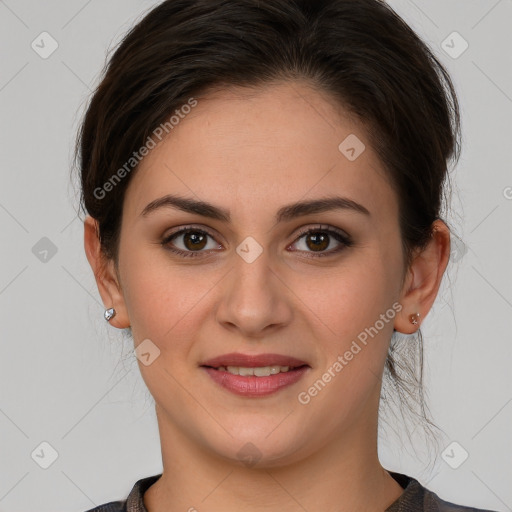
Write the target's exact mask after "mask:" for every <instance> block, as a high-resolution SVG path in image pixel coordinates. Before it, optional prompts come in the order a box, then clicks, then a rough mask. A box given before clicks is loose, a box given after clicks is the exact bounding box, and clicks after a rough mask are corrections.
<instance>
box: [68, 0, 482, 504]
mask: <svg viewBox="0 0 512 512" xmlns="http://www.w3.org/2000/svg"><path fill="white" fill-rule="evenodd" d="M458 135H459V111H458V104H457V98H456V96H455V93H454V89H453V86H452V83H451V81H450V78H449V76H448V75H447V73H446V71H445V70H444V68H443V67H442V66H441V64H440V63H439V62H438V61H437V60H436V58H435V57H434V56H433V55H432V53H431V52H430V51H429V49H428V48H427V47H426V46H425V45H424V44H423V43H422V42H421V41H420V40H419V38H418V37H417V36H416V34H415V33H414V32H413V31H412V30H411V29H410V28H409V27H408V26H407V25H406V24H405V23H404V22H403V21H402V20H401V19H400V18H399V17H398V16H397V15H396V14H395V13H394V12H393V11H392V10H391V8H390V7H389V6H387V5H386V4H385V3H384V2H381V1H378V0H351V1H348V0H322V1H318V0H316V1H312V0H279V1H276V0H259V1H257V0H208V1H206V0H170V1H165V2H163V3H161V4H160V5H158V6H157V7H156V8H154V9H153V10H152V11H151V12H149V13H148V14H147V15H146V16H145V17H144V19H142V21H140V22H139V23H138V24H137V26H135V27H134V28H133V29H132V30H131V31H130V33H129V34H128V35H127V36H126V37H125V38H124V40H123V41H122V43H121V45H120V46H119V48H118V49H117V51H116V52H115V53H114V55H113V56H112V58H111V59H110V62H109V64H108V67H107V69H106V72H105V75H104V77H103V79H102V81H101V83H100V85H99V87H98V89H97V90H96V91H95V93H94V96H93V98H92V100H91V103H90V105H89V108H88V110H87V112H86V115H85V118H84V121H83V125H82V128H81V132H80V136H79V141H78V146H77V148H78V154H79V158H80V172H81V185H82V204H83V207H84V211H85V212H86V213H87V214H88V215H87V217H86V219H85V223H84V227H85V235H84V236H85V250H86V254H87V258H88V260H89V262H90V264H91V267H92V269H93V271H94V274H95V277H96V281H97V285H98V289H99V292H100V294H101V297H102V300H103V302H104V304H105V308H106V310H105V318H106V320H107V321H109V322H110V324H111V325H112V326H113V327H116V328H118V329H129V332H130V333H131V335H132V336H133V340H134V346H135V353H136V355H137V358H138V361H139V368H140V371H141V373H142V377H143V379H144V381H145V383H146V385H147V386H148V389H149V391H150V392H151V394H152V396H153V398H154V399H155V404H156V413H157V418H158V426H159V433H160V439H161V446H162V458H163V472H162V473H161V474H159V475H153V476H149V477H147V478H144V479H142V480H139V481H138V482H136V483H135V485H134V487H133V489H132V491H131V493H130V495H129V496H128V498H127V499H126V500H120V501H116V502H111V503H108V504H105V505H102V506H99V507H97V508H95V509H94V511H95V512H114V511H125V510H126V511H136V510H137V511H148V512H163V511H171V510H172V511H174V510H189V511H193V510H199V511H201V510H208V511H217V510H238V511H259V510H276V511H277V510H279V511H292V510H294V511H295V510H307V511H313V510H336V511H354V510H361V511H363V510H364V511H366V510H368V511H369V510H372V511H373V510H386V511H391V512H396V511H406V510H407V511H416V510H418V511H420V510H421V511H423V510H425V511H427V510H428V511H434V510H435V511H438V510H476V509H472V508H467V507H464V506H457V505H453V504H450V503H449V502H447V501H444V500H442V499H441V498H440V497H439V496H437V495H436V494H434V493H433V492H431V491H429V490H427V489H426V488H424V487H423V486H422V485H420V484H419V482H418V481H416V480H415V479H414V478H412V477H409V476H407V475H405V474H399V473H394V472H391V471H387V470H386V469H385V468H384V467H383V466H382V465H381V463H380V461H379V458H378V454H377V426H378V411H379V403H380V396H381V384H382V382H381V379H382V376H383V374H384V372H386V376H389V377H391V378H394V379H395V382H396V384H397V385H398V386H399V385H400V382H401V380H400V379H401V377H400V375H399V373H400V372H398V371H397V366H396V364H395V361H394V358H393V353H392V350H390V346H391V347H392V346H393V339H395V337H396V336H398V335H399V333H403V334H414V333H416V332H419V328H420V325H421V322H422V320H423V319H424V318H425V316H426V315H427V314H428V312H429V310H430V308H431V306H432V304H433V303H434V300H435V298H436V295H437V292H438V290H439V286H440V283H441V280H442V277H443V274H444V271H445V269H446V267H447V264H448V261H449V254H450V231H449V228H448V226H447V225H446V223H445V222H444V221H443V220H442V219H441V218H440V205H441V199H442V194H443V185H444V183H445V181H446V180H447V163H448V162H449V160H450V159H452V158H454V157H455V159H456V157H457V156H458ZM394 333H397V334H396V335H395V334H394ZM420 341H421V340H420ZM410 342H411V341H409V343H410ZM419 348H420V349H421V346H420V347H419ZM420 383H421V382H420Z"/></svg>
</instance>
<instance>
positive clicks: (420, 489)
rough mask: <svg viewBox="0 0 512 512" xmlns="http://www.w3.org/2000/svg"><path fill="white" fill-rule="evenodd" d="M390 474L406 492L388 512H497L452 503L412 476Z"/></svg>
mask: <svg viewBox="0 0 512 512" xmlns="http://www.w3.org/2000/svg"><path fill="white" fill-rule="evenodd" d="M389 473H390V474H391V476H392V477H393V478H394V479H395V480H396V481H397V482H398V483H399V484H400V485H401V486H402V487H403V489H404V492H403V493H402V495H401V496H400V497H399V498H398V500H396V501H395V502H394V503H393V504H392V505H391V507H389V508H388V509H387V510H386V512H496V511H493V510H488V509H481V508H474V507H469V506H465V505H457V504H455V503H451V502H449V501H446V500H443V499H442V498H440V497H439V496H438V495H437V494H436V493H435V492H433V491H431V490H429V489H427V488H426V487H424V486H423V485H421V484H420V483H419V482H418V480H416V479H414V478H413V477H411V476H407V475H404V474H401V473H394V472H389Z"/></svg>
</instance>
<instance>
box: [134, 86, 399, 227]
mask: <svg viewBox="0 0 512 512" xmlns="http://www.w3.org/2000/svg"><path fill="white" fill-rule="evenodd" d="M196 100H197V105H196V106H195V107H193V108H192V109H191V110H190V112H189V113H188V114H186V115H182V116H181V117H180V119H179V122H178V123H177V124H175V125H174V127H173V129H172V131H170V133H169V135H167V136H166V137H165V138H164V139H163V140H162V142H160V143H159V144H158V146H157V147H156V148H155V149H152V150H150V152H149V154H148V155H147V156H146V157H144V159H143V160H142V161H141V163H140V164H139V167H138V169H137V170H136V172H135V175H134V176H133V177H132V180H131V183H130V185H129V186H128V189H127V191H126V195H125V208H126V210H125V212H126V214H127V215H128V216H130V217H136V216H138V215H139V214H140V213H141V212H142V210H143V208H144V207H145V206H146V204H147V203H149V202H150V201H152V200H154V199H156V198H158V197H161V196H163V195H165V194H166V193H177V194H180V195H185V196H188V197H195V198H196V199H202V200H206V201H209V202H212V203H215V204H219V205H222V206H224V207H227V208H228V209H229V210H231V211H233V217H236V216H237V214H238V215H239V216H240V218H242V217H244V216H249V215H252V216H254V215H255V214H261V215H265V214H266V213H265V212H268V211H269V210H271V211H272V214H273V213H274V211H276V210H277V209H279V207H280V206H281V205H282V204H288V203H290V202H294V201H298V200H300V199H305V198H316V197H320V196H326V195H332V194H338V195H343V196H346V197H350V198H351V199H353V200H355V201H357V202H360V203H362V204H363V205H365V206H366V207H367V208H368V209H369V210H373V211H375V212H376V214H377V215H379V214H382V213H384V212H385V211H386V212H388V213H390V214H391V215H396V204H394V203H395V202H396V198H395V196H394V194H393V191H392V189H391V187H390V185H389V183H388V180H387V177H386V174H385V172H384V169H383V167H382V164H381V162H380V161H379V159H378V157H377V155H376V154H375V153H374V151H373V149H372V148H371V147H370V145H369V141H368V140H367V136H366V133H365V129H364V126H363V125H362V124H361V123H360V122H358V121H357V120H356V119H354V118H353V117H352V116H350V115H349V113H348V112H346V111H344V110H343V108H342V107H341V106H340V105H338V104H336V103H335V102H334V101H332V100H331V98H329V97H328V96H327V95H325V94H322V93H320V92H318V91H315V90H314V89H312V88H311V87H309V86H307V85H305V84H302V83H296V82H294V83H287V82H285V83H280V84H274V85H272V86H266V87H264V88H259V89H247V88H243V89H242V88H228V89H223V90H217V91H214V92H210V93H209V94H206V95H205V96H203V97H198V98H196ZM340 144H341V146H340ZM347 149H348V150H349V152H348V153H347ZM352 149H354V151H352ZM347 155H348V156H349V157H351V158H348V157H347ZM354 155H355V156H356V158H355V159H354V158H353V157H354ZM379 211H380V213H379Z"/></svg>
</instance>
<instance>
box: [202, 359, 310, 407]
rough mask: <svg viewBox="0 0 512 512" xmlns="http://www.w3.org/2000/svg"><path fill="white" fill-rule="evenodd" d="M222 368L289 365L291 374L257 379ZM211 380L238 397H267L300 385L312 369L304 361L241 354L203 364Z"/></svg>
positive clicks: (279, 374) (286, 373) (253, 376)
mask: <svg viewBox="0 0 512 512" xmlns="http://www.w3.org/2000/svg"><path fill="white" fill-rule="evenodd" d="M220 366H224V367H227V366H242V367H246V368H258V367H263V366H288V367H290V369H289V370H288V371H287V372H283V373H277V374H275V375H269V376H268V377H256V376H255V375H247V376H243V375H233V374H231V373H229V372H228V371H225V370H218V369H217V368H219V367H220ZM201 369H202V370H204V371H205V372H206V373H207V374H208V375H209V376H210V378H211V379H212V380H213V381H214V382H216V383H217V384H218V385H220V386H222V387H223V388H224V389H226V390H228V391H230V392H231V393H234V394H235V395H239V396H245V397H260V396H267V395H271V394H273V393H276V392H277V391H279V390H281V389H283V388H286V387H288V386H291V385H292V384H295V383H296V382H298V381H299V380H300V379H301V378H302V377H303V376H304V374H305V373H306V372H307V371H308V370H310V369H311V367H310V366H309V365H308V364H307V363H306V362H305V361H302V360H300V359H297V358H295V357H291V356H285V355H282V354H257V355H251V354H240V353H236V352H232V353H231V354H224V355H221V356H218V357H214V358H213V359H208V361H205V362H204V363H203V364H202V365H201Z"/></svg>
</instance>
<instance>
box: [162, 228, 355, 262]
mask: <svg viewBox="0 0 512 512" xmlns="http://www.w3.org/2000/svg"><path fill="white" fill-rule="evenodd" d="M185 233H201V234H203V235H207V236H210V237H211V238H214V237H213V235H212V234H211V233H209V232H208V231H205V230H204V229H199V228H195V227H193V226H186V227H185V228H182V229H180V230H179V231H176V232H174V233H171V234H170V235H168V236H166V237H165V238H164V239H163V240H162V242H161V245H162V246H163V247H165V248H166V250H168V251H170V252H172V253H174V254H177V255H178V256H182V257H185V258H197V257H201V253H203V252H205V251H182V250H181V249H176V248H173V247H172V246H170V245H168V244H169V242H170V241H171V240H173V239H174V238H176V237H177V236H179V235H183V234H185ZM310 233H327V234H329V235H331V236H332V237H333V238H335V239H336V240H337V241H338V242H341V243H342V244H343V245H342V246H341V247H339V248H338V249H335V250H331V251H327V252H319V253H315V252H313V251H297V252H311V254H312V256H307V257H308V258H322V257H325V256H331V255H333V254H337V253H339V252H340V251H342V250H343V249H344V248H347V247H351V246H352V245H353V244H354V242H353V241H352V239H351V238H350V237H349V236H347V235H344V234H343V233H341V232H339V231H337V230H334V229H332V228H329V227H327V226H325V227H324V226H319V227H315V228H308V229H304V230H302V231H300V232H299V234H298V235H297V238H296V239H295V240H294V242H293V244H294V243H296V242H297V241H298V240H300V239H301V238H302V237H304V236H305V235H308V234H310ZM293 244H292V245H293Z"/></svg>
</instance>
